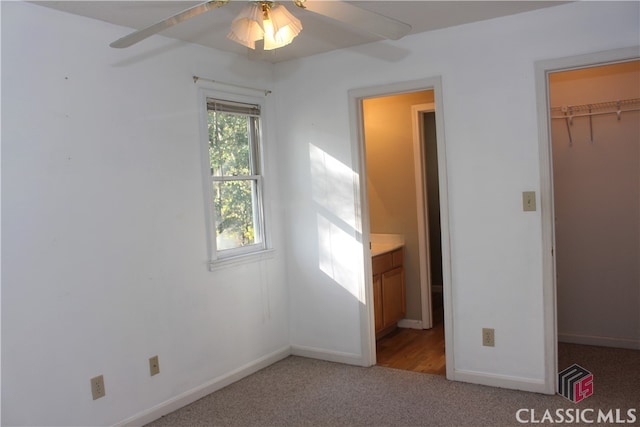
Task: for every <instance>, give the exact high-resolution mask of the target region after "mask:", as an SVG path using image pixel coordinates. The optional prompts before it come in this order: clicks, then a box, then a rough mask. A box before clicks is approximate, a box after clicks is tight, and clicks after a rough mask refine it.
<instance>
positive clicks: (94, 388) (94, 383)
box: [91, 375, 106, 400]
mask: <svg viewBox="0 0 640 427" xmlns="http://www.w3.org/2000/svg"><path fill="white" fill-rule="evenodd" d="M105 394H106V393H105V390H104V377H103V376H102V375H98V376H97V377H93V378H91V395H92V396H93V400H96V399H100V398H101V397H104V395H105Z"/></svg>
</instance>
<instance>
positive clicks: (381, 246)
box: [371, 242, 404, 256]
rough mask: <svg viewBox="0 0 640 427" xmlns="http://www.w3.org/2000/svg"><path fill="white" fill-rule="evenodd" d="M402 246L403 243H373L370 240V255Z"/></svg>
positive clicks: (380, 253)
mask: <svg viewBox="0 0 640 427" xmlns="http://www.w3.org/2000/svg"><path fill="white" fill-rule="evenodd" d="M403 246H404V243H375V242H371V256H376V255H382V254H384V253H387V252H391V251H394V250H396V249H399V248H401V247H403Z"/></svg>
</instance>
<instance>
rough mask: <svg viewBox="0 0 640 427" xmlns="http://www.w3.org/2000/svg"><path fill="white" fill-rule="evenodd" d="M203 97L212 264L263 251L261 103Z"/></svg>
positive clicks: (264, 246) (264, 243)
mask: <svg viewBox="0 0 640 427" xmlns="http://www.w3.org/2000/svg"><path fill="white" fill-rule="evenodd" d="M205 99H206V107H207V108H206V124H207V139H208V150H207V151H208V156H207V157H208V168H207V169H208V175H209V176H208V177H207V178H208V182H207V186H208V189H209V191H210V194H209V197H207V198H206V199H207V203H208V205H209V214H210V218H211V221H210V222H211V224H210V228H211V233H210V234H211V236H210V238H211V242H210V247H211V252H212V254H211V258H212V259H211V261H212V265H214V264H215V263H216V261H220V260H225V259H229V258H233V257H237V256H240V255H245V254H250V253H255V252H258V251H263V250H264V249H266V241H265V230H264V228H265V227H264V215H263V208H262V174H261V160H260V151H261V150H260V148H261V144H260V137H261V132H260V113H261V106H260V104H258V103H256V104H250V103H244V102H236V101H230V100H223V99H214V98H210V97H205Z"/></svg>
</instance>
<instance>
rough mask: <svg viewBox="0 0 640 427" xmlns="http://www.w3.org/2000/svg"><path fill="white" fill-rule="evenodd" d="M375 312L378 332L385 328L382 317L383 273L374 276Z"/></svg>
mask: <svg viewBox="0 0 640 427" xmlns="http://www.w3.org/2000/svg"><path fill="white" fill-rule="evenodd" d="M373 313H374V318H375V324H376V333H377V332H380V331H381V330H382V329H383V328H384V321H383V318H382V275H380V274H376V275H375V276H373Z"/></svg>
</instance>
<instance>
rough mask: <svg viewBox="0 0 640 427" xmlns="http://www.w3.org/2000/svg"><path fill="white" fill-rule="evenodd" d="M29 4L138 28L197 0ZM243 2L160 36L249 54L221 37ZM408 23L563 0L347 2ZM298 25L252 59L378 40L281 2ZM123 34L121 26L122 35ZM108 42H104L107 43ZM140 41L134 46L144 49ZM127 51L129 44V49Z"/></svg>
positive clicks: (424, 25)
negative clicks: (296, 31) (286, 39)
mask: <svg viewBox="0 0 640 427" xmlns="http://www.w3.org/2000/svg"><path fill="white" fill-rule="evenodd" d="M34 3H37V4H40V5H43V6H47V7H51V8H54V9H58V10H61V11H65V12H69V13H73V14H76V15H82V16H86V17H89V18H95V19H99V20H101V21H106V22H110V23H113V24H117V25H122V26H124V27H129V28H131V29H132V30H131V31H133V30H137V29H141V28H144V27H147V26H149V25H151V24H154V23H155V22H157V21H161V20H163V19H165V18H167V17H169V16H171V15H174V14H176V13H178V12H180V11H182V10H183V9H186V8H188V7H191V6H193V5H195V4H198V3H200V2H198V1H36V2H34ZM245 3H246V2H245V1H243V0H233V1H230V2H229V3H228V4H227V5H225V6H223V7H221V8H219V9H214V10H212V11H209V12H206V13H204V14H202V15H199V16H196V17H194V18H191V19H189V20H188V21H186V22H182V23H180V24H178V25H175V26H174V27H171V28H169V29H167V30H165V31H163V32H161V33H160V34H162V35H164V36H166V37H170V38H174V39H178V40H183V41H187V42H190V43H196V44H201V45H204V46H208V47H213V48H216V49H219V50H223V51H227V52H235V53H239V54H247V55H249V54H250V52H249V49H248V48H245V47H244V46H241V45H239V44H237V43H235V42H232V41H231V40H228V39H227V38H226V35H227V33H228V32H229V27H230V24H231V21H232V20H233V18H234V17H235V16H236V15H237V14H238V13H239V11H240V9H241V8H242V6H243V5H244V4H245ZM350 3H354V4H355V5H357V6H358V7H361V8H364V9H369V10H371V11H374V12H377V13H379V14H382V15H386V16H389V17H392V18H395V19H397V20H399V21H403V22H406V23H408V24H410V25H411V27H412V31H411V34H416V33H422V32H425V31H431V30H436V29H440V28H445V27H450V26H454V25H461V24H465V23H469V22H475V21H482V20H486V19H491V18H496V17H500V16H506V15H512V14H516V13H522V12H527V11H530V10H534V9H540V8H545V7H550V6H556V5H559V4H562V3H566V2H564V1H541V0H537V1H518V0H515V1H478V0H475V1H416V0H413V1H395V0H393V1H380V0H378V1H351V2H350ZM282 4H284V5H285V6H286V7H287V9H288V10H289V11H290V12H292V13H293V14H294V15H296V16H297V17H298V18H299V19H300V20H301V21H302V25H303V30H302V33H301V34H300V35H299V36H298V37H297V38H296V39H295V40H294V41H293V43H292V44H290V45H289V46H285V47H283V48H280V49H277V50H274V51H270V52H264V53H263V54H262V55H255V54H253V52H251V53H252V54H253V55H251V56H252V57H254V58H256V59H262V60H265V61H268V62H280V61H286V60H289V59H293V58H300V57H304V56H310V55H315V54H318V53H322V52H327V51H331V50H334V49H341V48H346V47H352V46H357V45H360V44H364V43H369V42H373V41H376V40H381V39H380V37H378V36H375V35H370V34H366V33H362V32H358V31H356V30H353V29H349V28H347V27H346V26H345V25H344V24H341V23H339V22H337V21H334V20H331V19H329V18H326V17H323V16H320V15H318V14H315V13H313V12H310V11H307V10H303V9H300V8H298V7H296V6H295V5H294V4H293V2H291V1H282ZM126 34H128V31H126V30H123V32H122V35H121V36H124V35H126ZM112 41H113V40H105V43H106V44H108V43H110V42H112ZM144 43H145V41H144V40H143V41H141V42H140V43H139V44H138V45H136V46H137V47H138V46H139V47H140V48H144ZM129 49H131V48H129Z"/></svg>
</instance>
